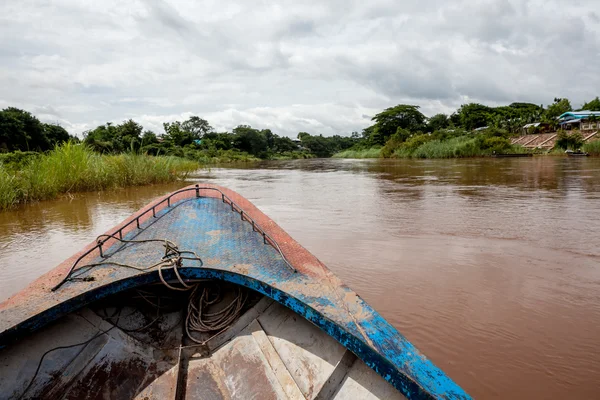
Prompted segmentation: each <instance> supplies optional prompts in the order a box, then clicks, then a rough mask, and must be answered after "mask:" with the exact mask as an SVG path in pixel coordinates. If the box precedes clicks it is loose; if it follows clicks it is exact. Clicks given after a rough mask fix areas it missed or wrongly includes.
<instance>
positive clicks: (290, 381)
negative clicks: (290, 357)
mask: <svg viewBox="0 0 600 400" xmlns="http://www.w3.org/2000/svg"><path fill="white" fill-rule="evenodd" d="M249 328H250V330H251V331H252V337H253V338H254V340H255V341H256V343H257V344H258V347H259V348H260V350H261V351H262V352H263V354H264V356H265V358H266V359H267V362H268V363H269V365H270V366H271V369H272V370H273V372H274V373H275V376H276V377H277V380H279V383H280V384H281V386H282V387H283V390H284V391H285V393H286V394H287V396H288V398H289V399H291V400H305V399H306V398H305V397H304V395H303V394H302V391H300V388H299V387H298V385H297V384H296V381H294V378H293V377H292V375H291V374H290V371H288V370H287V368H286V366H285V364H284V363H283V361H282V360H281V357H279V354H277V350H275V348H274V347H273V344H272V343H271V341H270V340H269V338H268V337H267V334H266V333H265V331H264V330H263V329H262V327H261V326H260V323H259V322H258V321H256V320H254V322H252V324H250V326H249Z"/></svg>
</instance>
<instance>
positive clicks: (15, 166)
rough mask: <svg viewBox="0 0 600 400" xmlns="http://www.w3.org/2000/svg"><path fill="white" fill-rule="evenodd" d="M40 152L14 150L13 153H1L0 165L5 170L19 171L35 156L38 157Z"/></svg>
mask: <svg viewBox="0 0 600 400" xmlns="http://www.w3.org/2000/svg"><path fill="white" fill-rule="evenodd" d="M38 155H39V153H36V152H35V151H20V150H17V151H14V152H12V153H0V165H1V166H3V167H4V168H5V170H12V171H17V170H20V169H22V168H24V167H25V166H26V165H27V164H28V163H29V161H30V160H31V159H32V158H33V157H37V156H38Z"/></svg>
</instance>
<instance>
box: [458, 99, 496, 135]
mask: <svg viewBox="0 0 600 400" xmlns="http://www.w3.org/2000/svg"><path fill="white" fill-rule="evenodd" d="M456 113H457V115H458V121H459V123H460V126H461V127H463V128H465V129H466V130H469V131H471V130H473V129H477V128H482V127H484V126H488V125H490V123H491V117H492V115H493V109H492V108H491V107H488V106H484V105H482V104H478V103H469V104H463V105H462V106H460V108H459V109H458V110H457V112H456Z"/></svg>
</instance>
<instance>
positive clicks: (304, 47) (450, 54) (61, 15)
mask: <svg viewBox="0 0 600 400" xmlns="http://www.w3.org/2000/svg"><path fill="white" fill-rule="evenodd" d="M599 15H600V3H598V2H597V1H596V0H587V1H586V0H580V1H577V2H571V1H567V0H547V1H542V0H483V1H478V2H472V1H466V0H462V1H456V2H443V1H441V0H420V1H417V0H411V1H404V2H397V1H393V0H377V1H369V2H364V1H356V0H355V1H348V0H346V1H342V0H332V1H307V2H299V1H291V0H284V1H278V2H275V1H273V2H261V3H256V2H243V1H239V0H238V1H232V2H226V3H223V2H221V1H216V0H210V1H202V2H197V1H192V0H186V1H184V0H181V1H176V0H168V1H167V0H144V1H142V0H138V1H131V2H126V3H123V2H118V1H116V0H111V1H103V2H97V1H85V2H82V1H79V0H61V1H53V2H51V3H49V2H46V1H42V0H31V1H28V2H3V3H0V106H2V107H5V106H8V105H13V106H17V107H21V108H25V109H27V110H30V111H32V112H34V113H36V114H37V115H38V116H39V117H40V118H42V119H44V120H48V121H60V122H61V123H62V124H64V126H65V127H67V129H70V130H71V131H72V132H73V133H79V132H81V131H83V130H85V129H90V128H93V127H94V126H96V125H98V124H102V123H104V122H107V121H112V122H119V121H122V120H124V119H127V118H133V119H135V120H137V121H139V122H140V123H142V124H143V125H144V126H145V127H146V128H148V129H153V130H156V131H160V130H161V129H162V122H166V121H172V120H175V119H181V118H185V117H187V116H190V115H194V114H195V115H199V116H202V117H204V118H206V119H208V120H209V122H211V124H212V125H214V126H215V127H217V128H219V129H231V128H233V127H234V126H236V125H237V124H241V123H245V124H250V125H253V126H256V127H258V128H270V129H272V130H273V131H275V132H277V133H279V134H286V135H289V136H295V135H296V134H297V132H298V131H301V130H305V131H309V132H311V133H322V134H326V135H328V134H336V133H337V134H349V133H350V132H351V131H353V130H360V129H362V128H364V127H366V126H368V125H369V122H370V121H369V117H370V116H372V115H374V114H375V113H376V112H378V111H379V110H381V109H383V108H385V107H388V106H392V105H395V104H398V103H410V104H418V105H420V106H421V107H422V110H423V111H424V113H426V114H427V115H431V114H434V113H436V112H446V113H449V112H451V111H453V110H454V109H455V108H456V107H458V106H459V105H460V104H461V103H463V102H466V101H478V102H483V103H488V104H506V103H509V102H511V101H531V102H534V103H544V104H547V103H549V102H551V101H552V99H553V98H554V97H557V96H558V97H563V96H564V97H569V98H570V99H571V100H572V103H573V104H574V105H579V104H581V103H583V102H584V101H586V100H589V99H591V98H593V97H595V96H597V95H600V93H597V88H599V87H600V78H599V77H598V74H597V60H598V59H599V56H600V44H599V43H600V40H599V39H600V17H599Z"/></svg>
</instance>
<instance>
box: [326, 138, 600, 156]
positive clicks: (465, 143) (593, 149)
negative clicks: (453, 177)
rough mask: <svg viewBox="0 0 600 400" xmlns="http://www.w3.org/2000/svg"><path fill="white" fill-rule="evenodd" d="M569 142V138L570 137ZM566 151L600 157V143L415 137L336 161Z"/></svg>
mask: <svg viewBox="0 0 600 400" xmlns="http://www.w3.org/2000/svg"><path fill="white" fill-rule="evenodd" d="M567 138H568V137H567ZM566 148H570V149H575V150H577V149H581V150H582V151H583V152H585V153H588V154H589V155H591V156H600V140H593V141H589V142H585V143H575V144H570V143H567V146H564V145H563V146H562V147H561V146H560V145H556V146H554V147H549V148H542V149H537V148H530V147H523V146H522V145H520V144H518V143H511V141H510V140H509V139H508V138H506V137H501V136H487V137H486V136H484V135H476V136H473V135H464V136H458V137H452V138H446V139H432V138H431V136H430V135H426V134H423V135H416V136H413V137H411V138H409V139H408V140H404V141H399V140H395V138H394V136H392V137H391V138H390V140H388V142H387V143H386V144H385V146H383V147H380V146H374V147H372V148H363V149H348V150H345V151H342V152H339V153H337V154H334V155H333V157H334V158H396V159H400V158H404V159H439V158H442V159H443V158H473V157H489V156H491V155H493V154H534V155H552V156H556V155H566V154H565V150H566Z"/></svg>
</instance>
